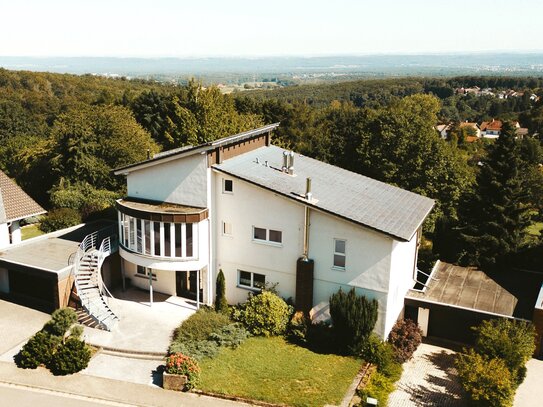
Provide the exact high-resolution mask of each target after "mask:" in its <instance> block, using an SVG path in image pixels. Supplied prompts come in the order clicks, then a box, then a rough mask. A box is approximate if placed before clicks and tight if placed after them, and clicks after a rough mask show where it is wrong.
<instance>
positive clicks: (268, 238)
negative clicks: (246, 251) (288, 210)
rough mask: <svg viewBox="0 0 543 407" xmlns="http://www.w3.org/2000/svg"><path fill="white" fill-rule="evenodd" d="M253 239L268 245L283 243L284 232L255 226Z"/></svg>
mask: <svg viewBox="0 0 543 407" xmlns="http://www.w3.org/2000/svg"><path fill="white" fill-rule="evenodd" d="M253 239H254V240H259V241H263V242H268V243H283V232H281V231H280V230H273V229H269V230H268V229H264V228H257V227H256V226H253Z"/></svg>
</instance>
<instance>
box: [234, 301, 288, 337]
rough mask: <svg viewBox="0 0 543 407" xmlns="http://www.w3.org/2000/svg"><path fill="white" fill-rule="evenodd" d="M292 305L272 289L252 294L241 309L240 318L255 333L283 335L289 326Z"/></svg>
mask: <svg viewBox="0 0 543 407" xmlns="http://www.w3.org/2000/svg"><path fill="white" fill-rule="evenodd" d="M289 316H290V307H289V306H288V305H287V303H286V302H285V301H284V300H283V299H282V298H281V297H279V296H278V295H277V294H274V293H272V292H270V291H262V292H261V293H260V294H258V295H253V296H251V297H250V298H249V299H248V300H247V302H246V303H245V308H244V309H242V310H240V314H239V316H238V318H239V320H240V321H241V322H243V324H244V325H245V326H246V327H247V329H248V330H249V332H250V333H252V334H253V335H263V336H273V335H282V334H283V333H285V330H286V328H287V324H288V320H289Z"/></svg>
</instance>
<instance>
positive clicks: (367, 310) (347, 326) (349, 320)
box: [330, 288, 377, 354]
mask: <svg viewBox="0 0 543 407" xmlns="http://www.w3.org/2000/svg"><path fill="white" fill-rule="evenodd" d="M330 315H331V317H332V328H333V331H334V335H335V340H336V343H337V346H338V350H339V351H340V352H345V353H350V354H356V353H358V352H359V351H360V348H361V346H362V344H363V343H364V341H365V340H366V338H367V337H368V336H369V334H370V333H371V331H372V330H373V327H374V326H375V323H376V322H377V301H376V300H368V299H366V297H364V296H359V295H357V294H356V292H355V289H354V288H352V289H351V290H350V291H349V292H348V293H345V292H344V291H343V290H342V289H341V288H340V289H339V291H338V292H337V293H335V294H332V296H331V297H330Z"/></svg>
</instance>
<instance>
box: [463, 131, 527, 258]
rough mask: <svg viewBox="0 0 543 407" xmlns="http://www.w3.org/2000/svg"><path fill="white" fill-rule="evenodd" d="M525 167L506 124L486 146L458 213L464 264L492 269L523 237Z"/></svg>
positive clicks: (525, 210) (513, 133)
mask: <svg viewBox="0 0 543 407" xmlns="http://www.w3.org/2000/svg"><path fill="white" fill-rule="evenodd" d="M523 168H524V163H523V161H522V159H521V154H520V148H519V145H518V143H517V142H516V140H515V127H514V126H513V125H512V124H511V123H505V124H504V126H503V129H502V134H501V135H500V137H499V138H498V139H497V140H496V142H495V143H494V144H493V145H491V146H489V149H488V154H487V156H486V158H483V160H482V162H481V169H480V171H479V173H478V174H477V183H476V188H475V189H474V190H473V192H472V193H471V194H470V195H469V196H468V199H467V203H466V205H463V210H462V213H461V218H462V223H461V225H462V226H461V227H462V231H461V235H462V238H463V240H464V242H465V247H466V251H467V256H466V258H465V259H464V260H466V261H468V262H470V263H473V264H477V265H483V266H492V265H494V264H496V263H497V261H498V259H500V258H504V257H505V256H507V255H509V254H512V253H515V252H516V251H517V250H518V249H519V247H520V245H521V243H522V242H523V239H524V236H525V234H526V227H527V226H528V224H529V210H530V207H529V206H528V205H527V204H526V201H527V193H526V188H525V182H524V179H523V172H522V170H523Z"/></svg>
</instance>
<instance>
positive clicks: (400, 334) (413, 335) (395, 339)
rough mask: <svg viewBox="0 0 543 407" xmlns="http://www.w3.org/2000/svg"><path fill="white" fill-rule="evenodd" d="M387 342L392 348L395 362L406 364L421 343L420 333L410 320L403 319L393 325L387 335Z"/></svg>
mask: <svg viewBox="0 0 543 407" xmlns="http://www.w3.org/2000/svg"><path fill="white" fill-rule="evenodd" d="M388 342H389V343H390V344H391V345H392V347H393V348H394V354H395V358H396V361H397V362H399V363H404V362H407V361H408V360H409V359H411V357H412V356H413V353H415V351H416V350H417V348H418V347H419V345H420V343H421V342H422V331H421V329H420V328H419V326H418V325H417V324H416V323H415V322H413V321H412V320H410V319H403V320H400V321H398V322H396V324H395V325H394V327H393V328H392V330H391V331H390V334H389V335H388Z"/></svg>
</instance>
